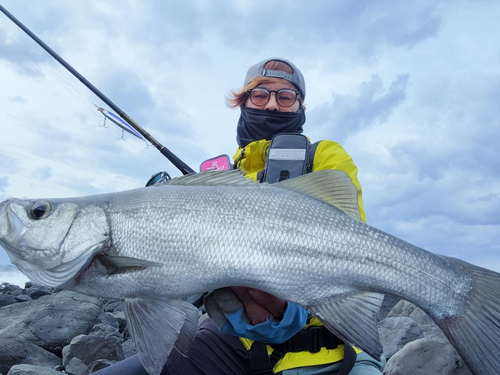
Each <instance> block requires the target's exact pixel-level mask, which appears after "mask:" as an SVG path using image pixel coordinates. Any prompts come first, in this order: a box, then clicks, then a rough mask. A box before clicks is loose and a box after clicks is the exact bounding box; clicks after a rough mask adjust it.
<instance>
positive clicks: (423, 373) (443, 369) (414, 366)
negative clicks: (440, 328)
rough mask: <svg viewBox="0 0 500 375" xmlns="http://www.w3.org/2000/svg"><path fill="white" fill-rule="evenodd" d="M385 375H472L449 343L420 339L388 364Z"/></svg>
mask: <svg viewBox="0 0 500 375" xmlns="http://www.w3.org/2000/svg"><path fill="white" fill-rule="evenodd" d="M384 374H385V375H431V374H432V375H472V372H470V370H469V369H468V367H467V366H466V365H465V363H464V362H463V360H462V359H461V358H460V357H459V356H458V354H457V352H456V351H455V349H454V348H453V346H451V344H449V343H443V342H441V341H431V340H429V339H426V338H424V339H419V340H416V341H413V342H411V343H409V344H408V345H406V346H405V347H404V348H403V349H402V350H400V351H399V352H397V353H396V354H395V355H394V356H393V357H392V358H391V359H389V361H388V362H387V364H386V366H385V369H384Z"/></svg>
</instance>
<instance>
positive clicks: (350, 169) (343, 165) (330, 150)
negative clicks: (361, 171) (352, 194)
mask: <svg viewBox="0 0 500 375" xmlns="http://www.w3.org/2000/svg"><path fill="white" fill-rule="evenodd" d="M324 169H338V170H341V171H344V172H345V173H347V174H348V175H349V176H350V177H351V180H352V183H353V184H354V185H355V186H356V189H357V190H358V207H359V214H360V216H361V220H362V221H363V222H365V223H366V215H365V208H364V205H363V197H362V195H361V184H360V183H359V180H358V168H357V167H356V165H355V164H354V162H353V160H352V158H351V156H349V154H348V153H347V152H346V151H345V150H344V149H343V148H342V146H341V145H339V144H338V143H336V142H332V141H321V142H320V143H319V145H318V148H317V149H316V153H315V155H314V162H313V168H312V170H313V171H321V170H324Z"/></svg>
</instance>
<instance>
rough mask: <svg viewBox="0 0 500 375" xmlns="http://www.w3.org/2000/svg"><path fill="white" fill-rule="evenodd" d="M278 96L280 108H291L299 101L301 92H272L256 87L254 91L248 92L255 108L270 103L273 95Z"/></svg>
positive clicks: (285, 90)
mask: <svg viewBox="0 0 500 375" xmlns="http://www.w3.org/2000/svg"><path fill="white" fill-rule="evenodd" d="M273 92H274V93H275V94H276V101H277V102H278V105H279V106H280V107H284V108H287V107H291V106H292V105H294V104H295V102H296V101H297V98H298V96H299V92H298V91H297V90H292V89H281V90H278V91H271V90H268V89H266V88H264V87H256V88H254V89H250V90H247V93H248V95H249V97H250V101H251V102H252V104H253V105H255V106H258V107H260V106H263V105H266V104H267V103H268V102H269V99H271V93H273Z"/></svg>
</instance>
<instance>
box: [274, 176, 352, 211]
mask: <svg viewBox="0 0 500 375" xmlns="http://www.w3.org/2000/svg"><path fill="white" fill-rule="evenodd" d="M273 186H276V187H279V188H282V189H287V190H291V191H295V192H297V193H300V194H305V195H309V196H311V197H313V198H316V199H319V200H320V201H323V202H325V203H328V204H330V205H332V206H335V207H337V208H339V209H341V210H342V211H344V212H345V213H346V214H347V215H349V216H350V217H352V218H354V219H358V220H361V216H360V213H359V206H358V190H357V189H356V186H355V185H354V184H353V183H352V180H351V177H350V176H349V175H348V174H347V173H345V172H344V171H341V170H338V169H325V170H321V171H316V172H312V173H308V174H305V175H302V176H299V177H295V178H292V179H290V180H284V181H280V182H278V183H276V184H273Z"/></svg>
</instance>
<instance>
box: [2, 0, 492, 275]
mask: <svg viewBox="0 0 500 375" xmlns="http://www.w3.org/2000/svg"><path fill="white" fill-rule="evenodd" d="M33 4H34V3H33V2H32V1H27V0H4V1H3V2H2V5H3V6H5V7H6V8H7V9H8V10H9V11H10V12H12V13H13V14H14V15H15V16H16V17H17V18H19V19H20V20H21V21H22V22H23V23H25V25H26V26H27V27H28V28H30V29H31V30H32V31H33V32H35V33H36V34H37V35H38V36H39V37H40V38H41V39H42V40H44V42H45V43H47V44H48V45H49V46H50V47H51V48H53V49H54V50H55V51H56V52H57V53H59V54H60V55H61V56H62V57H63V58H65V59H66V60H67V61H68V62H69V63H70V64H71V65H72V66H73V67H74V68H75V69H77V70H78V71H79V72H80V73H81V74H82V75H84V76H85V77H86V78H87V79H88V80H89V81H90V82H92V83H93V84H94V85H95V86H96V87H98V88H99V89H100V90H101V91H102V92H103V93H104V94H105V95H107V96H108V97H109V98H110V99H112V100H113V101H114V102H115V103H116V104H117V105H118V106H119V107H121V108H122V109H123V110H124V111H125V112H126V113H127V114H128V115H130V116H131V117H132V118H133V119H134V120H136V121H137V122H138V123H139V124H141V125H142V126H143V127H144V128H146V129H147V130H148V131H149V132H150V133H151V134H152V135H153V136H154V137H155V138H157V139H158V140H159V141H160V142H162V143H163V144H164V145H166V146H167V147H168V148H169V149H170V150H171V151H173V152H174V153H175V154H176V155H177V156H179V157H180V158H181V159H182V160H183V161H185V162H186V163H187V164H189V165H190V166H191V167H192V168H193V169H198V166H199V164H200V163H201V162H202V161H203V160H205V159H206V158H209V157H210V156H216V155H219V154H223V153H227V154H229V155H230V156H232V155H233V153H234V151H235V147H236V142H235V135H236V131H235V128H236V123H237V120H238V116H239V113H238V111H237V110H231V109H229V108H227V107H226V106H225V104H224V96H225V95H226V94H227V93H228V92H229V90H231V89H236V88H240V87H241V85H242V83H243V79H244V76H245V73H246V70H247V69H248V67H249V66H250V65H252V64H254V63H256V62H258V61H260V60H262V59H264V58H267V57H272V56H277V57H284V58H287V59H289V60H291V61H293V62H294V63H295V64H296V65H297V66H298V67H299V68H300V69H301V70H302V72H303V74H304V76H305V78H306V83H307V98H306V103H305V104H306V106H307V111H306V116H307V123H306V125H305V127H304V128H305V131H306V134H307V135H309V136H310V137H311V139H312V140H313V141H316V140H320V139H331V140H334V141H337V142H339V143H341V144H342V145H343V146H344V148H345V149H346V150H347V151H348V152H349V153H350V154H351V156H352V157H353V159H354V161H355V163H356V164H357V166H358V169H359V179H360V181H361V184H362V187H363V194H364V202H365V207H366V212H367V217H368V221H369V223H370V224H371V225H373V226H375V227H377V228H380V229H382V230H385V231H387V232H389V233H391V234H393V235H396V236H398V237H400V238H402V239H405V240H407V241H409V242H411V243H413V244H416V245H419V246H422V247H424V248H426V249H428V250H431V251H434V252H437V253H441V254H446V255H449V256H456V257H460V258H461V259H464V260H467V261H469V262H472V263H475V264H478V265H481V266H484V267H487V268H491V269H495V270H497V271H500V177H499V175H500V157H499V156H498V155H499V153H498V149H499V146H500V142H499V139H500V123H499V122H500V120H499V119H500V105H499V103H500V68H499V67H500V40H499V35H500V24H499V22H498V19H499V17H500V3H498V2H497V1H493V0H491V1H486V0H485V1H455V2H441V1H435V0H429V1H426V0H422V1H416V2H407V1H395V0H394V1H390V0H387V1H376V2H375V1H355V2H353V1H344V0H335V1H330V0H328V1H327V0H325V1H314V2H304V1H288V2H286V3H283V2H281V1H269V0H268V1H265V2H264V1H237V2H235V1H223V0H215V1H210V2H202V1H195V0H192V1H149V2H143V1H132V0H129V1H125V0H123V1H118V0H114V1H86V2H67V1H64V0H47V1H44V2H43V3H40V4H37V5H36V6H34V5H33ZM0 27H1V28H2V29H3V30H5V31H6V32H7V33H8V35H6V34H5V33H4V32H3V31H2V30H0V132H1V134H2V135H1V142H0V199H2V200H3V199H5V198H8V197H12V196H15V197H29V198H36V197H69V196H82V195H88V194H96V193H104V192H112V191H120V190H125V189H131V188H135V187H139V186H143V185H144V183H145V182H146V181H147V180H148V179H149V177H150V176H151V175H152V174H153V173H155V172H157V171H159V170H167V171H168V172H169V173H171V174H172V175H174V176H178V175H180V173H179V172H178V171H177V170H176V169H175V167H173V166H172V165H171V164H170V163H169V162H168V161H167V160H166V159H165V158H164V157H163V156H162V155H161V154H160V153H159V152H158V151H157V150H155V149H154V148H153V147H149V148H147V149H146V148H145V143H144V142H142V141H139V140H137V139H134V138H132V137H131V136H127V135H126V136H125V138H126V141H125V142H124V141H122V140H119V139H118V137H119V136H121V132H120V131H119V130H118V129H117V128H116V127H113V125H112V124H108V125H109V127H108V128H104V127H102V125H103V119H102V116H100V115H99V113H98V112H97V111H96V110H95V107H94V104H93V103H95V104H97V105H99V106H104V107H105V105H104V104H103V103H102V102H101V101H100V100H99V99H98V98H96V97H95V96H94V95H93V94H92V93H91V92H90V91H89V90H87V89H86V88H85V87H84V86H83V85H82V84H81V83H80V82H79V81H78V80H76V79H75V78H73V77H72V76H71V75H70V74H69V73H67V72H66V71H65V70H64V68H62V67H61V66H60V65H59V64H58V63H57V62H56V61H54V59H52V58H51V57H50V56H49V55H48V54H47V53H45V52H44V51H43V50H42V49H41V48H40V47H38V46H37V45H36V44H35V43H34V42H33V41H31V40H30V39H29V38H28V37H27V36H26V35H24V33H23V32H22V31H21V30H19V28H17V26H15V25H14V24H13V23H12V22H11V21H10V20H8V19H7V18H6V17H5V16H3V14H0ZM13 39H14V40H15V41H14V40H13ZM18 44H19V45H20V46H21V47H22V48H21V47H20V46H19V45H18ZM25 51H27V52H25ZM28 53H29V54H28ZM30 55H31V56H30ZM32 56H33V57H34V58H35V59H36V60H37V61H34V60H33V57H32ZM47 69H48V70H47ZM54 76H55V77H54ZM75 89H76V90H75ZM0 251H1V250H0ZM2 263H8V258H7V256H6V254H5V253H4V252H3V251H1V252H0V264H2Z"/></svg>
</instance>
